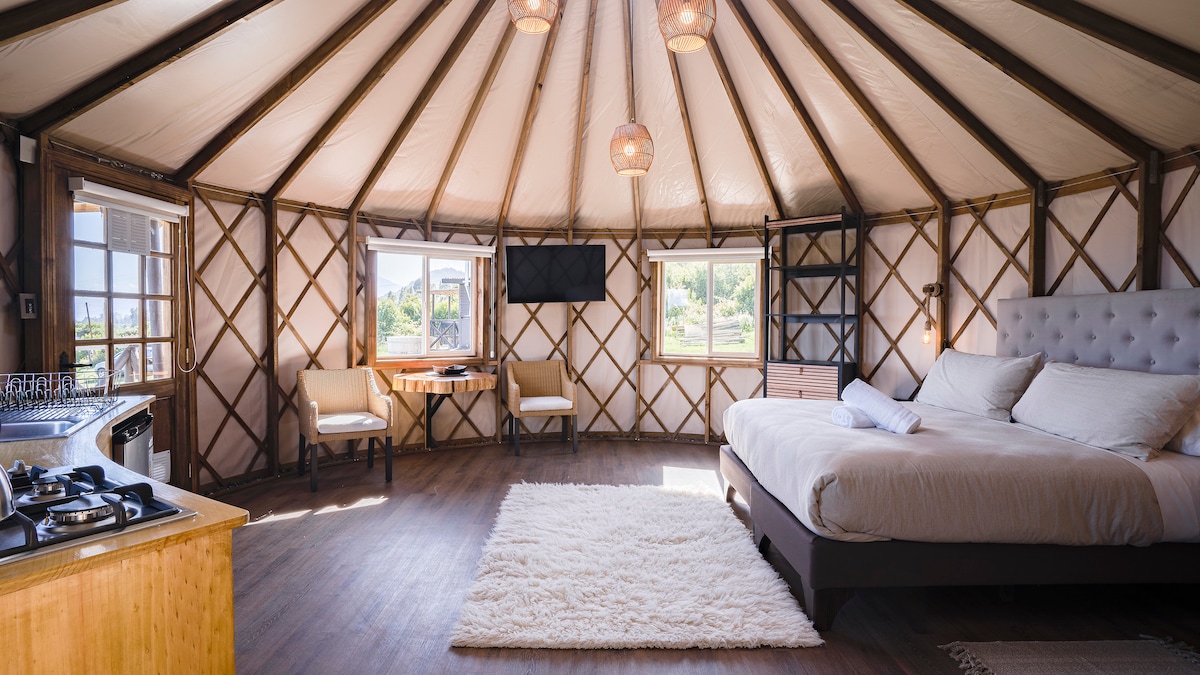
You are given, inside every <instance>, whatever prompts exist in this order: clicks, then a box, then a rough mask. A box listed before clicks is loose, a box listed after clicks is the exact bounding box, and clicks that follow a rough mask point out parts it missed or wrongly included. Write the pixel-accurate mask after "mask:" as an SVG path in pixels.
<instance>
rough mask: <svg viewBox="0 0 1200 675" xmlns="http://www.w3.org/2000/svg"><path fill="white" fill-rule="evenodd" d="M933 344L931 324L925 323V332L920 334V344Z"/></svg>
mask: <svg viewBox="0 0 1200 675" xmlns="http://www.w3.org/2000/svg"><path fill="white" fill-rule="evenodd" d="M930 342H933V324H931V323H929V322H928V321H926V322H925V332H924V333H922V334H921V344H926V345H927V344H929V343H930Z"/></svg>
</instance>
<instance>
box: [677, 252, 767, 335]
mask: <svg viewBox="0 0 1200 675" xmlns="http://www.w3.org/2000/svg"><path fill="white" fill-rule="evenodd" d="M658 265H659V277H660V281H659V291H658V294H659V308H660V309H659V315H658V317H657V321H658V331H657V333H656V335H657V339H658V350H657V353H658V354H660V355H663V356H715V357H732V358H757V356H758V354H759V344H758V325H759V320H758V310H757V301H758V292H759V291H758V280H759V269H760V268H759V263H758V262H756V261H736V260H735V261H717V260H663V261H661V262H659V263H658Z"/></svg>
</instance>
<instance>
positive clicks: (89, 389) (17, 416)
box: [0, 373, 117, 422]
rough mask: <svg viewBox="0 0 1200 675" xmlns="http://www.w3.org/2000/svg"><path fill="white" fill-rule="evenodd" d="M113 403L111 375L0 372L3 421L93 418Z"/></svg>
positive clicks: (114, 396) (115, 388)
mask: <svg viewBox="0 0 1200 675" xmlns="http://www.w3.org/2000/svg"><path fill="white" fill-rule="evenodd" d="M116 403H117V387H116V386H114V385H113V383H112V374H111V373H78V374H76V373H0V418H2V419H3V420H4V421H6V422H16V421H37V420H40V419H53V418H56V417H60V416H63V415H64V414H66V415H73V416H88V415H94V414H97V413H99V412H102V411H104V410H106V409H108V408H110V407H112V406H113V405H116Z"/></svg>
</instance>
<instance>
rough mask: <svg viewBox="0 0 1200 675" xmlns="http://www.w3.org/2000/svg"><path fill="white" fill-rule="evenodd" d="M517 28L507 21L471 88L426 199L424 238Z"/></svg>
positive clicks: (429, 235)
mask: <svg viewBox="0 0 1200 675" xmlns="http://www.w3.org/2000/svg"><path fill="white" fill-rule="evenodd" d="M516 32H517V27H516V25H515V24H513V22H511V21H509V22H508V25H507V26H506V27H505V28H504V34H503V35H502V36H500V43H499V44H498V45H496V51H495V53H493V54H492V60H491V62H490V63H489V64H488V68H487V71H485V72H484V74H483V79H482V80H480V81H479V88H478V89H476V90H475V99H474V100H473V101H472V102H471V109H470V110H469V111H467V117H466V119H464V120H463V123H462V128H460V129H459V130H458V138H456V139H455V140H454V147H453V148H452V149H451V150H450V156H449V157H448V158H447V159H446V166H445V167H443V168H442V176H441V178H439V179H438V184H437V187H436V188H434V190H433V197H432V198H431V199H430V200H429V209H428V210H426V211H425V240H426V241H429V240H430V239H432V237H433V221H434V219H435V218H437V212H438V208H439V207H441V205H442V197H443V196H445V194H446V186H448V185H449V184H450V176H451V175H453V174H454V169H455V167H457V166H458V160H459V158H460V157H462V152H463V148H465V147H466V146H467V139H468V138H470V136H471V131H472V130H473V129H474V128H475V121H476V120H478V119H479V113H480V111H481V110H483V104H484V102H485V101H487V95H488V92H490V91H491V89H492V83H493V82H495V81H496V75H497V74H498V73H499V72H500V66H501V64H503V63H504V58H505V56H507V54H508V48H509V47H510V46H511V45H512V41H513V36H515V35H516Z"/></svg>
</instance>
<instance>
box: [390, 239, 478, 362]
mask: <svg viewBox="0 0 1200 675" xmlns="http://www.w3.org/2000/svg"><path fill="white" fill-rule="evenodd" d="M374 255H375V289H376V293H375V335H376V340H375V345H374V346H375V356H376V358H381V359H389V358H390V359H404V358H422V357H441V356H473V355H477V354H478V350H479V343H480V336H479V335H478V334H477V332H478V328H477V322H478V319H479V317H478V311H479V310H478V302H479V299H478V297H476V296H477V289H476V286H475V279H474V275H475V273H476V272H475V267H476V259H475V258H473V257H471V258H468V257H455V256H453V255H441V256H435V255H423V254H421V253H408V252H390V251H377V252H375V253H374Z"/></svg>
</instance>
